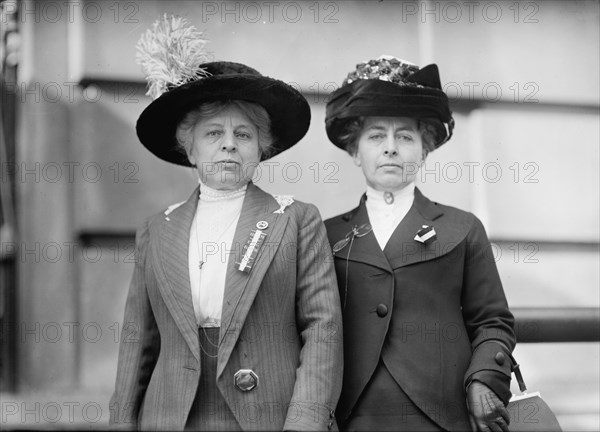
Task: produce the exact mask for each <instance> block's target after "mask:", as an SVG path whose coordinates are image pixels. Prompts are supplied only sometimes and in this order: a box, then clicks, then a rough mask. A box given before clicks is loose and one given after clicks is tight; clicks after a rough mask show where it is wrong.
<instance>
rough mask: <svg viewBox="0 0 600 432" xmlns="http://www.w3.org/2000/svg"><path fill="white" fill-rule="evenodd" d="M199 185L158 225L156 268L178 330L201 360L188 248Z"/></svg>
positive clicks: (164, 298)
mask: <svg viewBox="0 0 600 432" xmlns="http://www.w3.org/2000/svg"><path fill="white" fill-rule="evenodd" d="M198 193H199V188H196V189H195V190H194V192H193V193H192V196H190V198H189V199H188V200H187V201H186V202H185V203H184V204H182V205H181V206H179V207H177V208H176V209H175V210H173V211H172V212H171V213H169V214H168V215H166V216H165V217H164V219H163V220H162V223H161V224H160V226H159V232H158V236H159V243H158V245H157V248H156V249H157V250H158V259H157V260H155V261H154V263H153V264H154V268H156V269H157V272H156V274H157V278H158V279H159V284H158V286H159V289H160V292H161V294H162V297H163V300H164V302H165V304H166V305H167V308H168V309H169V312H170V313H171V315H172V316H173V319H174V320H175V323H176V324H177V327H178V328H179V331H180V332H181V334H182V335H183V337H184V338H185V340H186V342H187V344H188V345H189V347H190V350H191V351H192V353H193V354H194V356H195V357H196V358H197V359H198V360H200V346H199V344H198V326H197V324H196V317H195V314H194V306H193V303H192V291H191V287H190V273H189V268H188V249H189V239H190V229H191V226H192V221H193V219H194V215H195V214H196V207H197V205H198Z"/></svg>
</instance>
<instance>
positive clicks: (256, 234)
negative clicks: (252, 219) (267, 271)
mask: <svg viewBox="0 0 600 432" xmlns="http://www.w3.org/2000/svg"><path fill="white" fill-rule="evenodd" d="M268 227H269V223H268V222H267V221H259V222H258V223H257V224H256V229H255V230H252V231H250V236H249V237H248V240H246V244H245V245H244V249H243V252H244V257H243V258H242V260H241V261H240V262H239V263H236V264H237V265H238V270H239V271H243V272H245V273H250V270H251V269H252V265H253V264H254V261H255V260H256V256H257V255H258V251H259V250H260V247H261V246H262V245H263V243H264V241H265V238H266V237H267V234H266V233H265V231H264V230H266V229H267V228H268Z"/></svg>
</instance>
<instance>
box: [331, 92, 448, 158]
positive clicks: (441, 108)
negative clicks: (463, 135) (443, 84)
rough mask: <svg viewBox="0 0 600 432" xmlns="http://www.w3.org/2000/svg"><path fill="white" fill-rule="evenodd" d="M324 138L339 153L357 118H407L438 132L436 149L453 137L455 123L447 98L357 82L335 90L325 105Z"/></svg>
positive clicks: (441, 95)
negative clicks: (349, 123) (431, 126)
mask: <svg viewBox="0 0 600 432" xmlns="http://www.w3.org/2000/svg"><path fill="white" fill-rule="evenodd" d="M326 111H327V112H326V123H325V127H326V130H327V136H328V137H329V140H330V141H331V142H332V143H333V144H335V145H336V146H337V147H339V148H341V149H344V150H345V149H346V143H345V142H343V141H342V140H340V137H341V136H342V135H343V134H344V133H345V129H346V125H347V124H348V122H350V121H353V120H354V119H356V118H357V117H410V118H415V119H422V120H427V121H428V122H429V123H431V124H432V125H433V126H434V127H435V129H436V131H437V140H436V143H435V147H436V148H437V147H439V146H441V145H442V144H444V143H445V142H447V141H448V140H449V139H450V137H451V136H452V131H453V128H454V119H453V118H452V113H451V111H450V108H449V102H448V97H447V96H446V94H445V93H444V92H443V91H442V90H438V89H435V88H429V87H413V86H399V85H397V84H393V83H390V82H387V81H380V80H357V81H354V82H353V83H351V84H348V85H346V86H344V87H341V88H340V89H338V90H336V91H335V92H334V93H333V94H332V95H331V98H330V101H329V102H328V104H327V110H326Z"/></svg>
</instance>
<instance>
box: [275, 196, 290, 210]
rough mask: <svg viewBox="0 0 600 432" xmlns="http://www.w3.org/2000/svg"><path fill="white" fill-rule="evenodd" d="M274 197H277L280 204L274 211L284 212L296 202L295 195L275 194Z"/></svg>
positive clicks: (276, 199)
mask: <svg viewBox="0 0 600 432" xmlns="http://www.w3.org/2000/svg"><path fill="white" fill-rule="evenodd" d="M273 198H275V201H277V204H279V208H278V209H277V210H275V211H274V212H273V213H279V214H283V212H284V210H285V208H286V207H287V206H289V205H291V204H292V203H293V202H294V197H293V196H292V195H273Z"/></svg>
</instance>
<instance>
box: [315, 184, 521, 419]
mask: <svg viewBox="0 0 600 432" xmlns="http://www.w3.org/2000/svg"><path fill="white" fill-rule="evenodd" d="M365 200H366V196H363V198H362V200H361V203H360V205H359V206H358V207H357V208H356V209H354V210H352V211H350V212H349V213H345V214H343V215H340V216H337V217H334V218H332V219H329V220H327V221H326V222H325V225H326V227H327V231H328V236H329V242H330V244H331V245H334V244H335V243H336V242H337V241H339V240H340V239H343V238H344V237H345V236H346V235H347V233H349V232H350V231H351V229H352V228H353V227H355V226H360V225H362V224H365V223H369V217H368V214H367V209H366V206H365ZM423 225H428V226H433V227H434V229H435V232H436V238H435V239H434V240H433V241H432V242H430V243H428V244H427V245H425V244H422V243H420V242H418V241H416V240H415V239H414V238H415V235H416V233H417V231H419V230H420V229H421V228H422V226H423ZM334 258H335V268H336V273H337V279H338V285H339V289H340V293H341V297H342V303H344V302H345V308H344V310H343V316H344V357H345V366H344V383H343V388H342V395H341V397H340V402H339V404H338V409H337V418H338V423H339V424H340V425H341V424H342V423H344V422H345V421H346V420H347V419H348V418H349V416H350V415H351V413H352V409H353V407H354V406H355V404H356V403H357V401H358V399H359V397H360V395H361V392H362V391H363V389H364V388H365V386H366V384H367V383H368V382H369V380H370V378H371V376H372V374H373V371H374V370H375V368H376V367H377V364H378V362H379V361H380V359H382V360H383V362H384V364H385V365H386V367H387V368H388V370H389V371H390V373H391V375H392V376H393V378H394V379H395V380H396V382H397V383H398V384H399V385H400V386H401V387H402V389H403V390H404V391H405V392H406V393H407V394H408V395H409V397H410V398H411V400H412V401H413V402H415V403H416V404H417V405H418V406H419V407H420V408H421V409H422V410H423V411H424V412H425V413H426V414H427V415H428V416H429V417H430V418H431V419H432V420H433V421H434V422H436V423H437V424H438V425H440V426H441V427H443V428H446V429H448V430H471V429H470V425H469V421H468V414H467V408H466V402H465V396H466V395H465V384H468V382H470V380H472V379H477V380H480V381H482V382H484V383H485V384H487V385H488V386H489V387H491V388H492V389H493V390H494V391H495V392H496V393H497V394H498V395H499V396H500V397H501V398H502V399H503V401H504V402H505V403H506V402H507V401H508V399H509V398H510V374H511V368H510V360H509V353H510V352H511V351H512V350H513V348H514V345H515V335H514V332H513V323H514V319H513V316H512V314H511V313H510V311H509V310H508V305H507V302H506V298H505V295H504V291H503V289H502V284H501V282H500V278H499V276H498V271H497V269H496V264H495V261H494V255H493V253H492V251H491V249H490V244H489V241H488V239H487V236H486V233H485V230H484V228H483V225H482V224H481V222H480V221H479V220H478V219H477V218H476V217H475V216H473V215H472V214H470V213H467V212H464V211H461V210H458V209H456V208H453V207H448V206H444V205H441V204H437V203H434V202H431V201H430V200H428V199H427V198H426V197H424V196H423V195H422V194H421V192H420V191H419V190H418V189H415V199H414V203H413V205H412V207H411V209H410V210H409V212H408V214H407V215H406V217H405V218H404V219H403V220H402V222H401V223H400V224H399V225H398V227H397V228H396V230H395V231H394V233H393V234H392V237H391V238H390V240H389V242H388V243H387V245H386V247H385V250H384V251H382V250H381V248H380V247H379V244H378V243H377V240H376V238H375V235H374V234H373V232H370V233H369V234H367V235H365V236H364V237H360V238H355V239H354V241H353V242H352V247H350V244H348V245H346V246H345V247H344V248H343V249H342V250H340V251H339V252H337V253H335V254H334Z"/></svg>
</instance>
